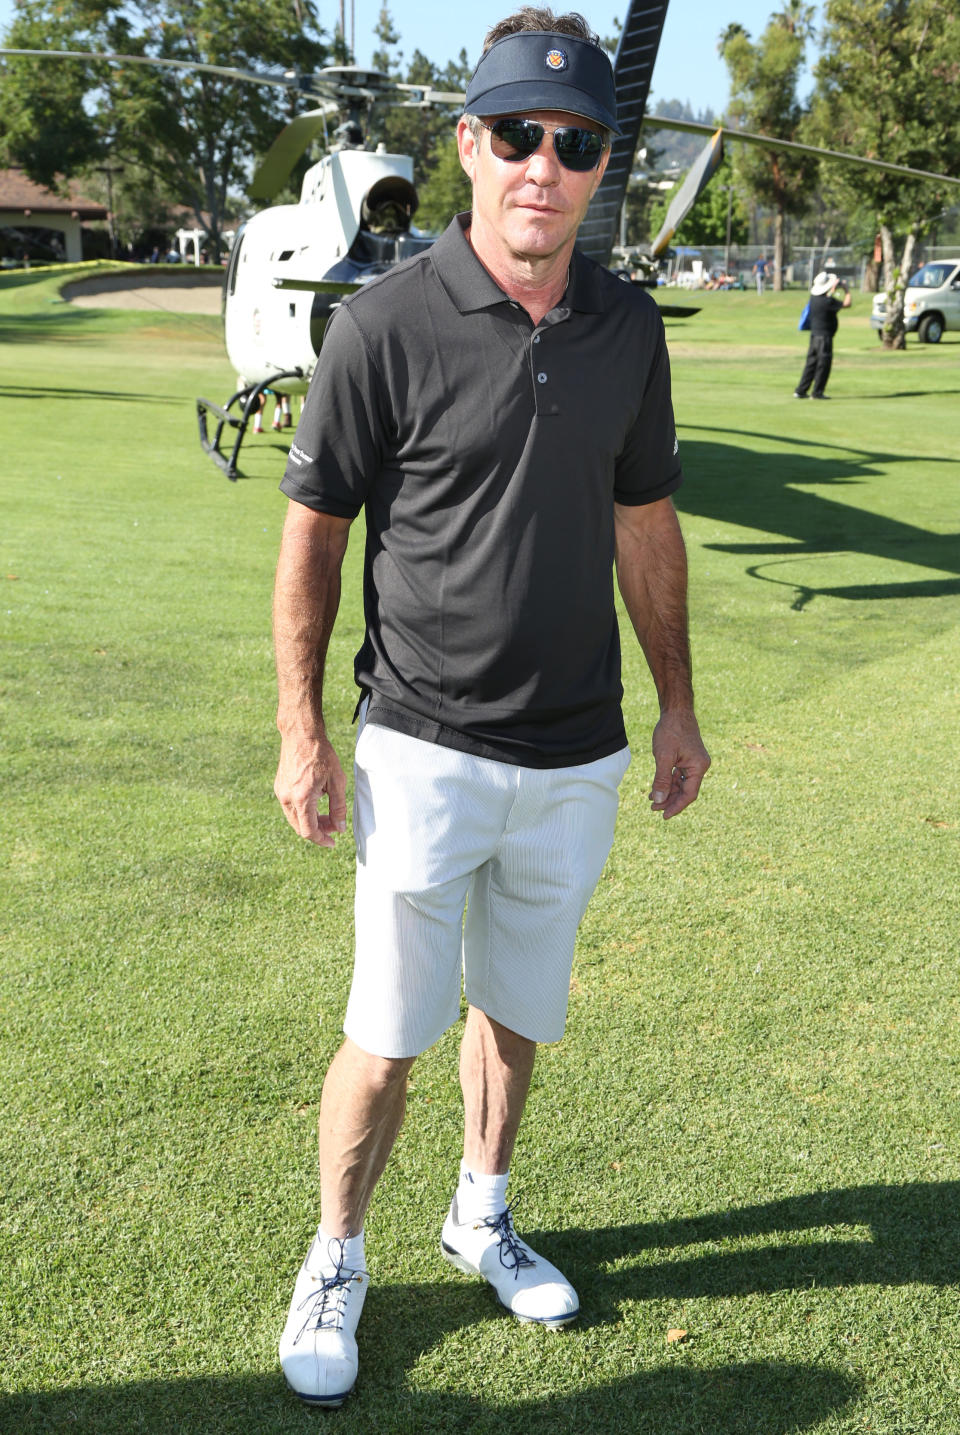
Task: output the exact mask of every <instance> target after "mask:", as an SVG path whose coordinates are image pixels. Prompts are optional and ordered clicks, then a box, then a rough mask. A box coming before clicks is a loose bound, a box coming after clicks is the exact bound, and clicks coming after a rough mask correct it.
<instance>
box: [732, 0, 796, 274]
mask: <svg viewBox="0 0 960 1435" xmlns="http://www.w3.org/2000/svg"><path fill="white" fill-rule="evenodd" d="M810 20H811V11H810V7H809V6H805V5H803V4H800V3H797V0H788V4H787V6H786V8H785V10H783V11H781V12H780V13H779V14H778V15H774V16H772V17H771V19H770V22H769V24H768V25H767V28H766V29H765V30H764V32H763V35H762V36H761V37H760V40H759V42H758V43H757V44H754V43H753V42H752V41H751V39H750V36H749V34H748V33H747V31H746V30H744V28H743V26H742V25H728V26H727V28H726V29H725V30H724V32H723V34H722V35H721V37H720V43H719V49H720V53H721V54H722V56H723V58H724V60H725V61H726V63H727V68H728V69H729V71H730V80H731V85H732V90H733V99H732V101H731V104H730V116H731V118H732V119H733V121H734V123H735V124H738V125H739V126H740V128H742V129H746V130H754V131H760V132H761V133H762V134H767V135H771V136H773V137H774V138H776V139H785V140H795V139H797V138H798V137H799V131H800V126H801V120H802V117H803V110H802V107H801V106H800V104H799V102H798V100H797V94H796V90H797V79H798V77H799V74H800V68H801V66H802V64H803V53H804V44H805V39H806V33H807V31H808V30H809V26H810ZM738 148H739V151H740V152H739V154H738V155H737V158H736V161H735V169H736V173H737V177H738V180H739V181H740V183H742V185H743V187H744V188H745V189H746V190H747V192H748V194H750V195H751V197H752V198H753V199H754V200H755V201H756V202H758V203H759V204H764V205H767V206H769V207H770V208H771V209H772V210H773V211H774V216H775V218H774V225H775V227H774V251H773V287H774V288H775V289H782V288H783V233H784V220H785V218H786V216H787V215H788V214H801V213H802V212H803V210H804V209H805V207H806V204H807V201H808V197H809V195H810V192H811V189H812V188H813V184H814V180H815V177H816V161H815V160H813V159H811V158H809V157H804V158H802V159H797V158H794V157H791V156H790V155H789V153H788V152H787V151H784V150H776V149H770V150H767V149H756V148H754V147H752V146H747V145H741V146H739V147H738Z"/></svg>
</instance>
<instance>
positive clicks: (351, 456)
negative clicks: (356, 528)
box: [280, 305, 389, 518]
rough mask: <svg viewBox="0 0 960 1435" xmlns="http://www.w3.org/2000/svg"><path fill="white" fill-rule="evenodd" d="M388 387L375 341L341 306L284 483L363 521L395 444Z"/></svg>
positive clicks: (322, 508)
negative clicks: (370, 491) (369, 339)
mask: <svg viewBox="0 0 960 1435" xmlns="http://www.w3.org/2000/svg"><path fill="white" fill-rule="evenodd" d="M388 430H389V419H388V415H387V409H386V403H385V390H384V386H383V384H382V382H381V378H380V373H379V371H378V369H377V366H376V363H375V361H374V357H373V355H372V353H371V351H370V348H369V345H368V343H367V340H366V338H365V336H364V334H363V333H362V331H361V330H360V328H359V326H358V325H357V323H356V322H355V320H354V318H353V316H352V315H351V314H350V310H349V307H348V306H346V305H343V306H341V307H340V308H339V309H338V310H337V312H336V313H335V314H334V316H333V318H332V319H331V320H330V322H329V323H328V325H327V330H326V333H325V335H324V339H323V344H322V346H321V349H320V355H319V357H318V359H317V367H316V369H315V370H314V373H313V378H312V379H311V381H310V388H309V390H308V393H307V397H306V400H305V402H304V406H303V413H302V415H301V417H300V422H299V424H298V425H297V432H296V435H295V437H294V441H293V443H292V444H291V445H290V454H289V457H288V459H287V467H286V470H285V472H284V475H283V479H282V481H281V484H280V487H281V489H282V491H283V492H284V493H285V494H286V495H287V497H288V498H292V499H295V500H296V502H297V503H302V504H304V505H305V506H306V507H307V508H313V509H316V510H317V511H318V512H320V513H330V514H332V515H333V516H334V517H337V518H356V516H357V514H358V513H359V512H360V510H361V508H362V507H363V505H364V502H365V500H366V497H367V491H368V489H369V487H370V485H371V483H372V482H373V480H374V479H375V478H376V476H377V474H378V473H379V471H380V469H381V467H382V464H383V459H384V454H385V453H386V451H387V446H388Z"/></svg>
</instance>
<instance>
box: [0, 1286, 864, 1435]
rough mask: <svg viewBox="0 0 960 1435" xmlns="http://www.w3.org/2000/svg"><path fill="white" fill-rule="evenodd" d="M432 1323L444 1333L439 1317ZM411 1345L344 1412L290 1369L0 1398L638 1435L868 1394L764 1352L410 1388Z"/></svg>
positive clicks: (105, 1428)
mask: <svg viewBox="0 0 960 1435" xmlns="http://www.w3.org/2000/svg"><path fill="white" fill-rule="evenodd" d="M371 1295H372V1292H371ZM382 1299H383V1301H384V1302H385V1303H386V1304H387V1305H389V1300H390V1293H389V1291H384V1292H382ZM365 1319H366V1318H365ZM421 1329H423V1330H424V1331H425V1332H429V1331H431V1329H432V1330H433V1332H434V1333H436V1330H435V1327H432V1325H431V1323H430V1322H428V1323H427V1324H426V1326H421ZM547 1338H548V1339H552V1340H555V1339H557V1337H555V1336H552V1337H547ZM559 1338H560V1339H563V1337H562V1336H561V1337H559ZM361 1339H362V1336H361ZM367 1343H369V1342H367ZM399 1351H403V1352H404V1353H406V1351H407V1342H406V1341H405V1340H404V1339H403V1338H402V1337H401V1338H400V1340H399V1342H398V1344H396V1345H394V1347H393V1349H392V1350H391V1352H390V1355H389V1356H388V1358H387V1359H386V1360H381V1361H380V1362H379V1363H378V1365H377V1366H374V1363H373V1362H372V1361H369V1360H368V1361H367V1362H366V1363H365V1364H362V1365H361V1374H360V1380H359V1381H358V1384H357V1387H356V1390H355V1391H354V1393H353V1394H352V1395H351V1396H350V1398H349V1400H348V1401H347V1403H346V1404H345V1405H344V1406H343V1407H341V1409H340V1410H339V1411H337V1412H336V1413H332V1412H321V1411H318V1410H315V1409H310V1408H308V1407H304V1406H303V1405H301V1404H300V1403H299V1402H298V1401H297V1399H296V1397H295V1396H294V1395H292V1394H291V1393H290V1392H289V1391H288V1390H287V1389H286V1387H285V1386H284V1384H283V1380H282V1378H281V1376H280V1375H279V1373H278V1374H276V1375H268V1376H263V1375H261V1376H236V1377H231V1376H210V1377H208V1378H199V1379H186V1380H176V1379H171V1380H152V1381H138V1382H131V1383H129V1384H127V1385H120V1384H117V1385H104V1386H79V1387H73V1388H70V1389H66V1390H61V1391H50V1392H43V1393H37V1394H31V1393H25V1394H23V1395H17V1396H7V1397H0V1431H3V1432H5V1435H6V1432H10V1435H13V1432H16V1435H26V1432H30V1435H41V1432H51V1435H54V1432H56V1435H63V1432H66V1431H78V1432H83V1435H113V1432H117V1435H120V1432H122V1435H131V1432H134V1431H144V1432H149V1435H168V1432H169V1435H173V1432H176V1435H234V1432H237V1435H239V1432H243V1435H285V1432H296V1431H301V1430H311V1431H317V1430H318V1429H319V1427H321V1426H322V1427H323V1428H324V1429H327V1428H328V1426H327V1424H326V1422H327V1421H329V1422H330V1424H331V1425H335V1426H336V1429H337V1430H338V1431H341V1432H344V1431H361V1430H362V1431H363V1432H365V1435H370V1432H377V1435H424V1432H430V1431H451V1432H453V1431H456V1432H480V1435H483V1432H489V1435H558V1432H560V1431H569V1432H571V1435H583V1432H591V1435H604V1432H607V1431H611V1432H612V1431H625V1430H627V1431H630V1432H631V1435H634V1432H649V1435H654V1432H668V1431H670V1432H678V1435H679V1432H681V1431H682V1432H689V1431H700V1430H703V1431H709V1432H710V1435H800V1432H802V1431H804V1430H808V1429H810V1428H812V1427H815V1426H816V1425H818V1424H820V1422H821V1421H823V1420H824V1419H826V1418H827V1416H828V1415H830V1414H831V1413H833V1412H835V1411H836V1410H838V1409H839V1408H841V1407H843V1406H845V1405H848V1404H849V1403H850V1402H851V1401H852V1400H854V1399H855V1398H856V1396H857V1394H858V1387H857V1385H856V1383H855V1382H854V1381H853V1380H851V1379H850V1378H849V1377H848V1376H845V1375H842V1374H840V1373H839V1372H837V1371H833V1370H824V1369H820V1368H816V1367H808V1366H802V1365H785V1364H777V1363H774V1362H764V1361H757V1362H749V1363H744V1364H738V1365H722V1366H717V1367H715V1368H711V1369H709V1370H690V1369H683V1368H680V1367H679V1366H677V1367H675V1368H671V1369H664V1370H660V1371H656V1372H653V1373H651V1374H647V1375H634V1376H630V1377H628V1378H626V1379H624V1380H622V1381H616V1382H615V1383H613V1384H611V1385H601V1386H597V1387H596V1388H593V1389H586V1390H581V1391H578V1392H577V1393H576V1394H574V1395H565V1396H559V1397H556V1398H552V1399H540V1400H529V1399H528V1400H524V1399H523V1398H522V1395H519V1394H518V1396H517V1398H516V1399H514V1400H508V1401H498V1400H493V1399H489V1398H484V1395H483V1393H482V1392H483V1391H484V1390H487V1391H488V1390H489V1382H488V1381H487V1380H486V1379H485V1378H484V1373H483V1371H482V1370H479V1371H473V1372H469V1371H465V1370H464V1371H461V1372H460V1375H459V1378H458V1373H457V1371H455V1370H451V1371H450V1372H449V1375H450V1382H451V1385H453V1386H456V1387H457V1388H456V1389H451V1390H450V1391H432V1392H426V1391H419V1390H412V1389H409V1388H408V1387H406V1386H405V1385H404V1383H403V1369H402V1367H401V1363H400V1362H398V1360H397V1353H398V1352H399ZM470 1387H473V1389H474V1390H475V1391H476V1394H471V1393H470V1389H469V1388H470Z"/></svg>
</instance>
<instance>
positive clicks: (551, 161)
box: [524, 134, 560, 188]
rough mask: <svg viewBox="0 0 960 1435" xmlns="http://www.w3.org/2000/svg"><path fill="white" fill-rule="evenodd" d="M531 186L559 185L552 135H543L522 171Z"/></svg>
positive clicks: (558, 163)
mask: <svg viewBox="0 0 960 1435" xmlns="http://www.w3.org/2000/svg"><path fill="white" fill-rule="evenodd" d="M524 174H525V175H526V178H527V179H528V180H529V181H530V183H531V184H536V185H539V186H540V187H541V188H544V187H545V186H548V185H553V184H559V183H560V161H559V160H558V159H557V152H556V150H555V149H554V147H553V135H551V134H545V135H544V137H543V139H542V140H541V141H540V144H539V145H538V146H537V148H536V149H535V150H534V152H533V154H532V155H531V156H530V158H529V159H528V160H527V163H526V168H525V170H524Z"/></svg>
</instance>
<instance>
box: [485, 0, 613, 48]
mask: <svg viewBox="0 0 960 1435" xmlns="http://www.w3.org/2000/svg"><path fill="white" fill-rule="evenodd" d="M528 30H546V31H550V32H552V33H553V34H555V35H570V36H571V38H572V39H574V40H584V41H585V42H586V43H587V44H588V45H596V46H597V48H598V49H600V48H602V47H601V45H600V38H599V36H598V35H595V34H594V32H593V31H592V30H591V29H590V26H589V25H588V24H587V22H586V20H585V19H584V18H583V16H582V15H578V14H577V13H576V12H575V11H572V12H570V13H568V14H566V15H555V14H554V13H553V11H552V10H548V9H546V7H545V6H544V7H538V6H536V5H524V6H523V8H522V9H521V10H517V11H516V13H515V14H513V15H508V16H507V18H506V19H505V20H500V21H499V22H498V23H497V24H496V25H494V27H493V29H492V30H488V31H487V38H486V39H485V40H484V42H483V53H484V54H486V53H487V51H488V50H489V49H490V46H491V45H495V44H496V43H497V41H498V40H505V39H506V38H507V36H508V35H521V34H523V33H524V32H525V31H528Z"/></svg>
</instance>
